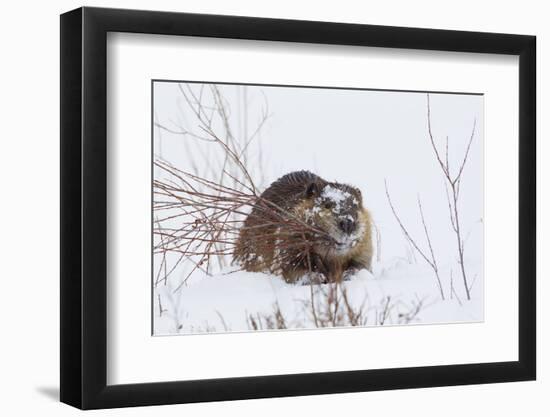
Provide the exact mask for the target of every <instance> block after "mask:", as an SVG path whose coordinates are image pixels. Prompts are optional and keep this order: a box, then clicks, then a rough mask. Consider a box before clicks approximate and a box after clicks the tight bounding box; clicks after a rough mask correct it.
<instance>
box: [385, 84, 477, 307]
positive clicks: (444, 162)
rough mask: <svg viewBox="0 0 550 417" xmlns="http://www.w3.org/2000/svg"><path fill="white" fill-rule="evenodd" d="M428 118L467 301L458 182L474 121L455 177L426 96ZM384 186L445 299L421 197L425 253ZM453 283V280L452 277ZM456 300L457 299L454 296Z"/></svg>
mask: <svg viewBox="0 0 550 417" xmlns="http://www.w3.org/2000/svg"><path fill="white" fill-rule="evenodd" d="M427 119H428V138H429V141H430V145H431V148H432V150H433V152H434V156H435V158H436V160H437V163H438V166H439V167H440V168H441V172H442V173H443V177H444V180H445V194H446V197H447V205H448V208H449V219H450V223H451V228H452V231H453V234H454V236H455V239H456V243H457V253H458V264H459V266H460V272H461V274H462V282H463V285H464V291H465V293H466V298H467V299H468V300H470V299H471V295H470V290H471V286H472V285H473V281H472V283H468V278H467V276H466V268H465V265H464V245H465V240H464V239H463V236H462V231H461V223H460V210H459V197H460V183H461V180H462V176H463V173H464V167H465V166H466V163H467V161H468V156H469V154H470V148H471V145H472V141H473V139H474V136H475V130H476V119H474V123H473V127H472V131H471V134H470V138H469V140H468V145H467V146H466V150H465V152H464V156H463V157H462V158H461V159H460V161H459V162H460V164H459V166H458V168H457V170H456V171H457V172H456V174H452V173H451V165H450V163H449V137H448V136H447V137H446V140H445V153H444V155H443V153H442V152H441V151H440V150H438V148H437V145H436V143H435V139H434V135H433V133H432V122H431V109H430V95H429V94H427ZM385 187H386V197H387V199H388V203H389V205H390V207H391V210H392V213H393V215H394V217H395V219H396V220H397V222H398V223H399V226H400V228H401V231H402V232H403V235H404V236H405V238H406V239H407V241H408V242H409V243H410V244H411V245H412V246H413V247H414V248H415V249H416V251H417V252H418V253H419V254H420V255H421V256H422V258H423V259H424V260H425V261H426V263H427V264H428V265H429V266H430V268H431V269H432V270H433V272H434V275H435V277H436V280H437V285H438V288H439V292H440V295H441V298H442V299H443V300H444V299H445V294H444V291H443V285H442V283H441V276H440V272H439V267H438V264H437V260H436V257H435V254H434V250H433V247H432V242H431V239H430V234H429V232H428V227H427V225H426V220H425V218H424V212H423V210H422V203H421V200H420V197H418V199H417V200H418V209H419V211H420V218H421V220H422V226H423V228H424V234H425V237H426V242H427V245H428V250H427V251H426V250H423V249H421V247H420V245H419V244H418V243H417V241H416V240H415V239H413V237H412V236H411V234H410V233H409V232H408V230H407V229H406V228H405V226H404V225H403V222H402V221H401V219H400V217H399V215H398V214H397V211H396V209H395V207H394V205H393V203H392V200H391V197H390V193H389V191H388V184H387V182H385ZM451 280H452V277H451ZM453 294H454V295H456V292H455V291H454V287H453V286H452V282H451V294H450V295H451V298H452V296H453ZM457 298H458V297H457Z"/></svg>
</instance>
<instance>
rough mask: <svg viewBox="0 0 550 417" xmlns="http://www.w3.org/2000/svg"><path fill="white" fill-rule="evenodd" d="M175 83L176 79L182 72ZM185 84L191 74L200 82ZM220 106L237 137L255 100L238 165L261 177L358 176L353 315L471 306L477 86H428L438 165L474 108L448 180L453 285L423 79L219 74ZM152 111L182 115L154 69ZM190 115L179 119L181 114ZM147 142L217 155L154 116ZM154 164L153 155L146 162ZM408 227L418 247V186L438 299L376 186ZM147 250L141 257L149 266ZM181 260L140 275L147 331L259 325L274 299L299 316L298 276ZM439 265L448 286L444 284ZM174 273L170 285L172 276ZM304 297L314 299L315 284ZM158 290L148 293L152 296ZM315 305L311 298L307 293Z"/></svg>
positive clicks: (369, 317) (164, 153)
mask: <svg viewBox="0 0 550 417" xmlns="http://www.w3.org/2000/svg"><path fill="white" fill-rule="evenodd" d="M182 85H183V84H182ZM199 86H200V84H193V85H191V88H199ZM218 88H219V91H220V92H221V94H222V96H223V97H224V98H225V100H226V101H227V103H228V107H229V108H230V110H231V111H230V120H231V127H232V129H233V131H234V132H235V133H236V134H237V135H241V136H243V137H248V136H250V135H251V132H254V131H255V128H256V127H257V126H258V122H259V121H260V120H261V117H262V114H263V112H265V111H267V113H268V114H269V118H268V119H267V121H266V123H265V124H264V125H263V127H262V129H261V130H260V131H259V132H258V134H257V136H256V137H255V139H254V141H253V142H252V144H251V146H250V149H249V155H250V161H249V166H250V168H251V171H252V174H253V176H254V180H255V181H256V183H257V185H259V186H260V187H261V188H262V189H263V188H265V187H267V186H269V184H270V183H271V182H272V181H275V180H276V179H277V178H279V177H280V176H282V175H284V174H286V173H288V172H291V171H296V170H302V169H306V170H310V171H312V172H314V173H316V174H317V175H319V176H321V177H323V178H324V179H326V180H329V181H338V182H343V183H349V184H351V185H354V186H356V187H358V188H360V189H361V191H362V194H363V200H364V201H363V203H364V205H365V207H367V208H368V209H369V210H370V212H371V213H372V215H373V218H374V221H375V224H376V226H377V228H378V230H379V232H380V236H381V240H380V248H381V250H380V251H379V253H377V254H376V256H375V260H374V265H373V273H372V274H371V273H369V272H368V271H361V272H360V273H358V274H357V275H356V276H354V277H353V279H352V280H351V281H347V282H345V283H344V287H345V289H346V290H347V293H348V295H349V297H350V301H351V303H352V304H353V305H354V306H355V307H357V308H362V309H364V312H365V322H366V325H382V324H383V325H399V324H429V323H455V322H472V321H482V320H483V291H484V280H483V184H484V181H483V96H480V95H466V94H436V93H431V94H430V102H431V123H432V131H433V134H434V137H435V139H436V143H437V146H438V147H439V149H440V150H441V151H442V152H444V149H445V141H446V139H445V138H446V137H448V144H449V145H448V146H449V150H448V154H449V161H450V166H451V172H452V173H453V172H455V173H456V172H457V170H458V168H459V166H460V164H461V162H462V159H463V158H464V152H465V150H466V147H467V145H468V142H469V139H470V136H471V132H472V127H473V123H474V120H476V128H475V133H474V139H473V142H472V146H471V149H470V153H469V156H468V161H467V163H466V166H465V168H464V174H463V177H462V181H461V191H460V202H459V216H460V223H461V227H462V229H463V238H464V240H465V266H466V272H467V276H468V279H469V285H470V286H471V300H467V299H466V294H465V290H464V285H463V283H462V278H461V273H460V266H459V263H458V252H457V246H456V236H455V235H454V232H453V230H452V228H451V223H450V217H449V209H448V202H447V197H446V194H445V182H444V176H443V174H442V172H441V169H440V167H439V165H438V162H437V160H436V159H435V156H434V153H433V150H432V147H431V145H430V141H429V137H428V124H427V96H426V93H416V92H394V91H370V90H342V89H317V88H291V87H269V86H236V85H219V86H218ZM153 117H154V121H155V123H157V124H159V125H162V126H165V127H167V128H169V129H173V130H174V131H178V130H180V129H181V128H185V129H193V128H195V127H196V126H193V125H192V124H193V121H192V120H193V118H192V117H190V114H189V109H188V108H187V106H186V103H185V100H184V98H183V96H182V94H181V91H180V86H178V84H177V83H174V82H155V84H154V103H153ZM189 124H191V125H189ZM153 141H154V154H155V156H156V157H159V158H162V159H164V160H166V161H168V162H169V163H171V164H172V165H174V166H176V167H178V168H180V169H182V170H191V169H192V167H195V168H197V169H199V170H201V169H203V167H204V169H205V170H206V169H207V168H208V166H209V165H211V166H214V167H215V166H216V164H215V162H214V161H215V160H216V159H217V158H219V155H217V154H216V152H219V148H217V147H215V146H209V144H208V143H205V142H200V141H196V140H193V139H192V138H189V137H187V136H184V135H181V134H175V133H170V132H169V131H168V130H166V129H160V128H158V127H156V128H154V135H153ZM162 175H163V173H162V172H160V171H159V170H158V168H155V170H154V176H155V178H159V177H161V176H162ZM385 181H387V184H388V187H389V190H390V193H391V197H392V202H393V204H394V206H395V208H396V210H397V212H398V214H399V216H400V218H401V220H402V222H403V224H404V225H405V226H406V228H407V230H408V231H409V233H410V235H411V236H412V237H413V238H414V239H415V240H416V241H417V242H418V244H419V246H420V247H421V248H422V249H423V250H425V251H426V252H427V251H428V246H427V242H426V240H425V235H424V229H423V226H422V222H421V218H420V215H419V210H418V203H417V199H418V198H420V199H421V201H422V207H423V210H424V215H425V218H426V223H427V227H428V229H429V233H430V237H431V241H432V245H433V248H434V253H435V256H436V258H437V261H438V264H439V271H440V277H441V281H442V287H443V291H444V296H445V299H444V300H443V299H442V298H441V295H440V289H439V286H438V284H437V281H436V277H435V275H434V273H433V271H432V269H431V268H430V267H429V265H427V263H426V262H425V261H424V260H423V259H422V257H421V256H420V255H419V254H418V253H417V252H416V251H415V250H414V249H413V248H412V246H411V245H410V244H409V243H408V242H407V240H406V238H405V237H404V235H403V232H402V231H401V229H400V227H399V224H398V223H397V221H396V219H395V217H394V216H393V214H392V212H391V209H390V206H389V204H388V200H387V198H386V194H385V187H384V183H385ZM159 264H160V257H158V256H155V258H154V271H155V272H156V271H157V270H158V268H159ZM191 268H192V265H190V264H188V263H186V262H182V263H181V264H179V265H178V266H177V267H176V269H175V270H174V272H173V273H172V274H171V275H170V277H169V279H168V280H167V281H166V283H164V282H162V283H160V284H158V285H156V286H154V288H153V316H154V320H153V322H154V334H155V335H166V334H188V333H204V332H223V331H249V330H252V329H253V327H254V326H253V325H252V322H251V319H250V318H251V317H252V318H253V321H255V322H256V324H257V325H258V328H260V329H264V327H263V326H265V327H268V322H266V320H265V318H267V317H270V316H271V317H273V313H274V311H275V309H276V308H277V309H278V310H279V311H280V312H281V313H282V315H283V316H284V320H285V324H286V327H287V328H311V327H315V323H314V321H313V318H312V317H311V314H310V313H309V310H308V308H307V307H306V305H307V303H308V300H309V302H311V288H310V287H309V286H307V285H305V286H303V285H293V284H287V283H285V282H284V281H283V280H282V279H281V278H280V277H276V276H269V275H266V274H262V273H248V272H237V273H230V274H228V272H230V271H232V270H234V269H235V268H234V267H231V266H227V267H225V268H223V269H221V270H219V271H215V272H214V273H212V274H209V275H207V274H204V273H203V272H201V271H200V270H196V271H195V272H194V273H193V274H192V275H191V277H189V279H187V280H186V281H185V282H184V283H183V280H184V278H185V277H186V276H187V275H188V273H189V271H190V269H191ZM451 276H452V277H453V278H452V281H453V282H452V285H453V288H454V292H451ZM182 283H183V285H181V284H182ZM316 291H318V297H317V298H316V300H317V301H315V302H316V303H322V297H321V296H320V294H322V293H323V291H324V290H323V288H318V289H317V290H316ZM159 303H160V304H159ZM317 308H322V306H320V305H318V304H317Z"/></svg>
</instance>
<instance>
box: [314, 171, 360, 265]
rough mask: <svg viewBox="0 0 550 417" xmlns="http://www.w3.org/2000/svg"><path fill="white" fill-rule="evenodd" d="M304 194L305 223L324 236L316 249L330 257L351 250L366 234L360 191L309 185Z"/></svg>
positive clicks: (347, 186)
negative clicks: (323, 233)
mask: <svg viewBox="0 0 550 417" xmlns="http://www.w3.org/2000/svg"><path fill="white" fill-rule="evenodd" d="M304 194H305V198H306V201H307V208H306V209H305V210H304V215H305V218H306V221H307V222H308V223H309V224H311V225H314V226H315V227H317V228H319V229H321V230H322V231H324V232H325V234H326V236H324V238H323V236H321V239H319V242H316V245H315V249H316V250H317V251H318V252H319V253H322V254H326V255H329V256H330V255H334V256H342V255H345V254H346V253H348V252H350V251H351V250H353V248H354V247H355V246H356V245H357V243H358V242H359V241H360V240H361V239H362V238H363V235H364V233H365V225H364V221H363V218H362V213H363V204H362V196H361V191H359V190H358V189H357V188H355V187H352V186H349V185H346V184H339V183H325V182H323V183H319V182H312V183H310V184H308V186H307V187H306V190H305V191H304Z"/></svg>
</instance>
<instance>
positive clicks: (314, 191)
mask: <svg viewBox="0 0 550 417" xmlns="http://www.w3.org/2000/svg"><path fill="white" fill-rule="evenodd" d="M320 192H321V186H320V185H319V183H317V182H315V181H313V182H310V183H309V184H308V185H307V186H306V189H305V191H304V194H305V195H306V198H312V197H317V196H318V195H319V193H320Z"/></svg>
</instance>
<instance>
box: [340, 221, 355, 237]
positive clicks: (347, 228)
mask: <svg viewBox="0 0 550 417" xmlns="http://www.w3.org/2000/svg"><path fill="white" fill-rule="evenodd" d="M340 229H342V231H343V232H345V233H348V234H349V233H351V232H353V231H354V230H355V222H354V221H353V220H351V219H344V220H341V221H340Z"/></svg>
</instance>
